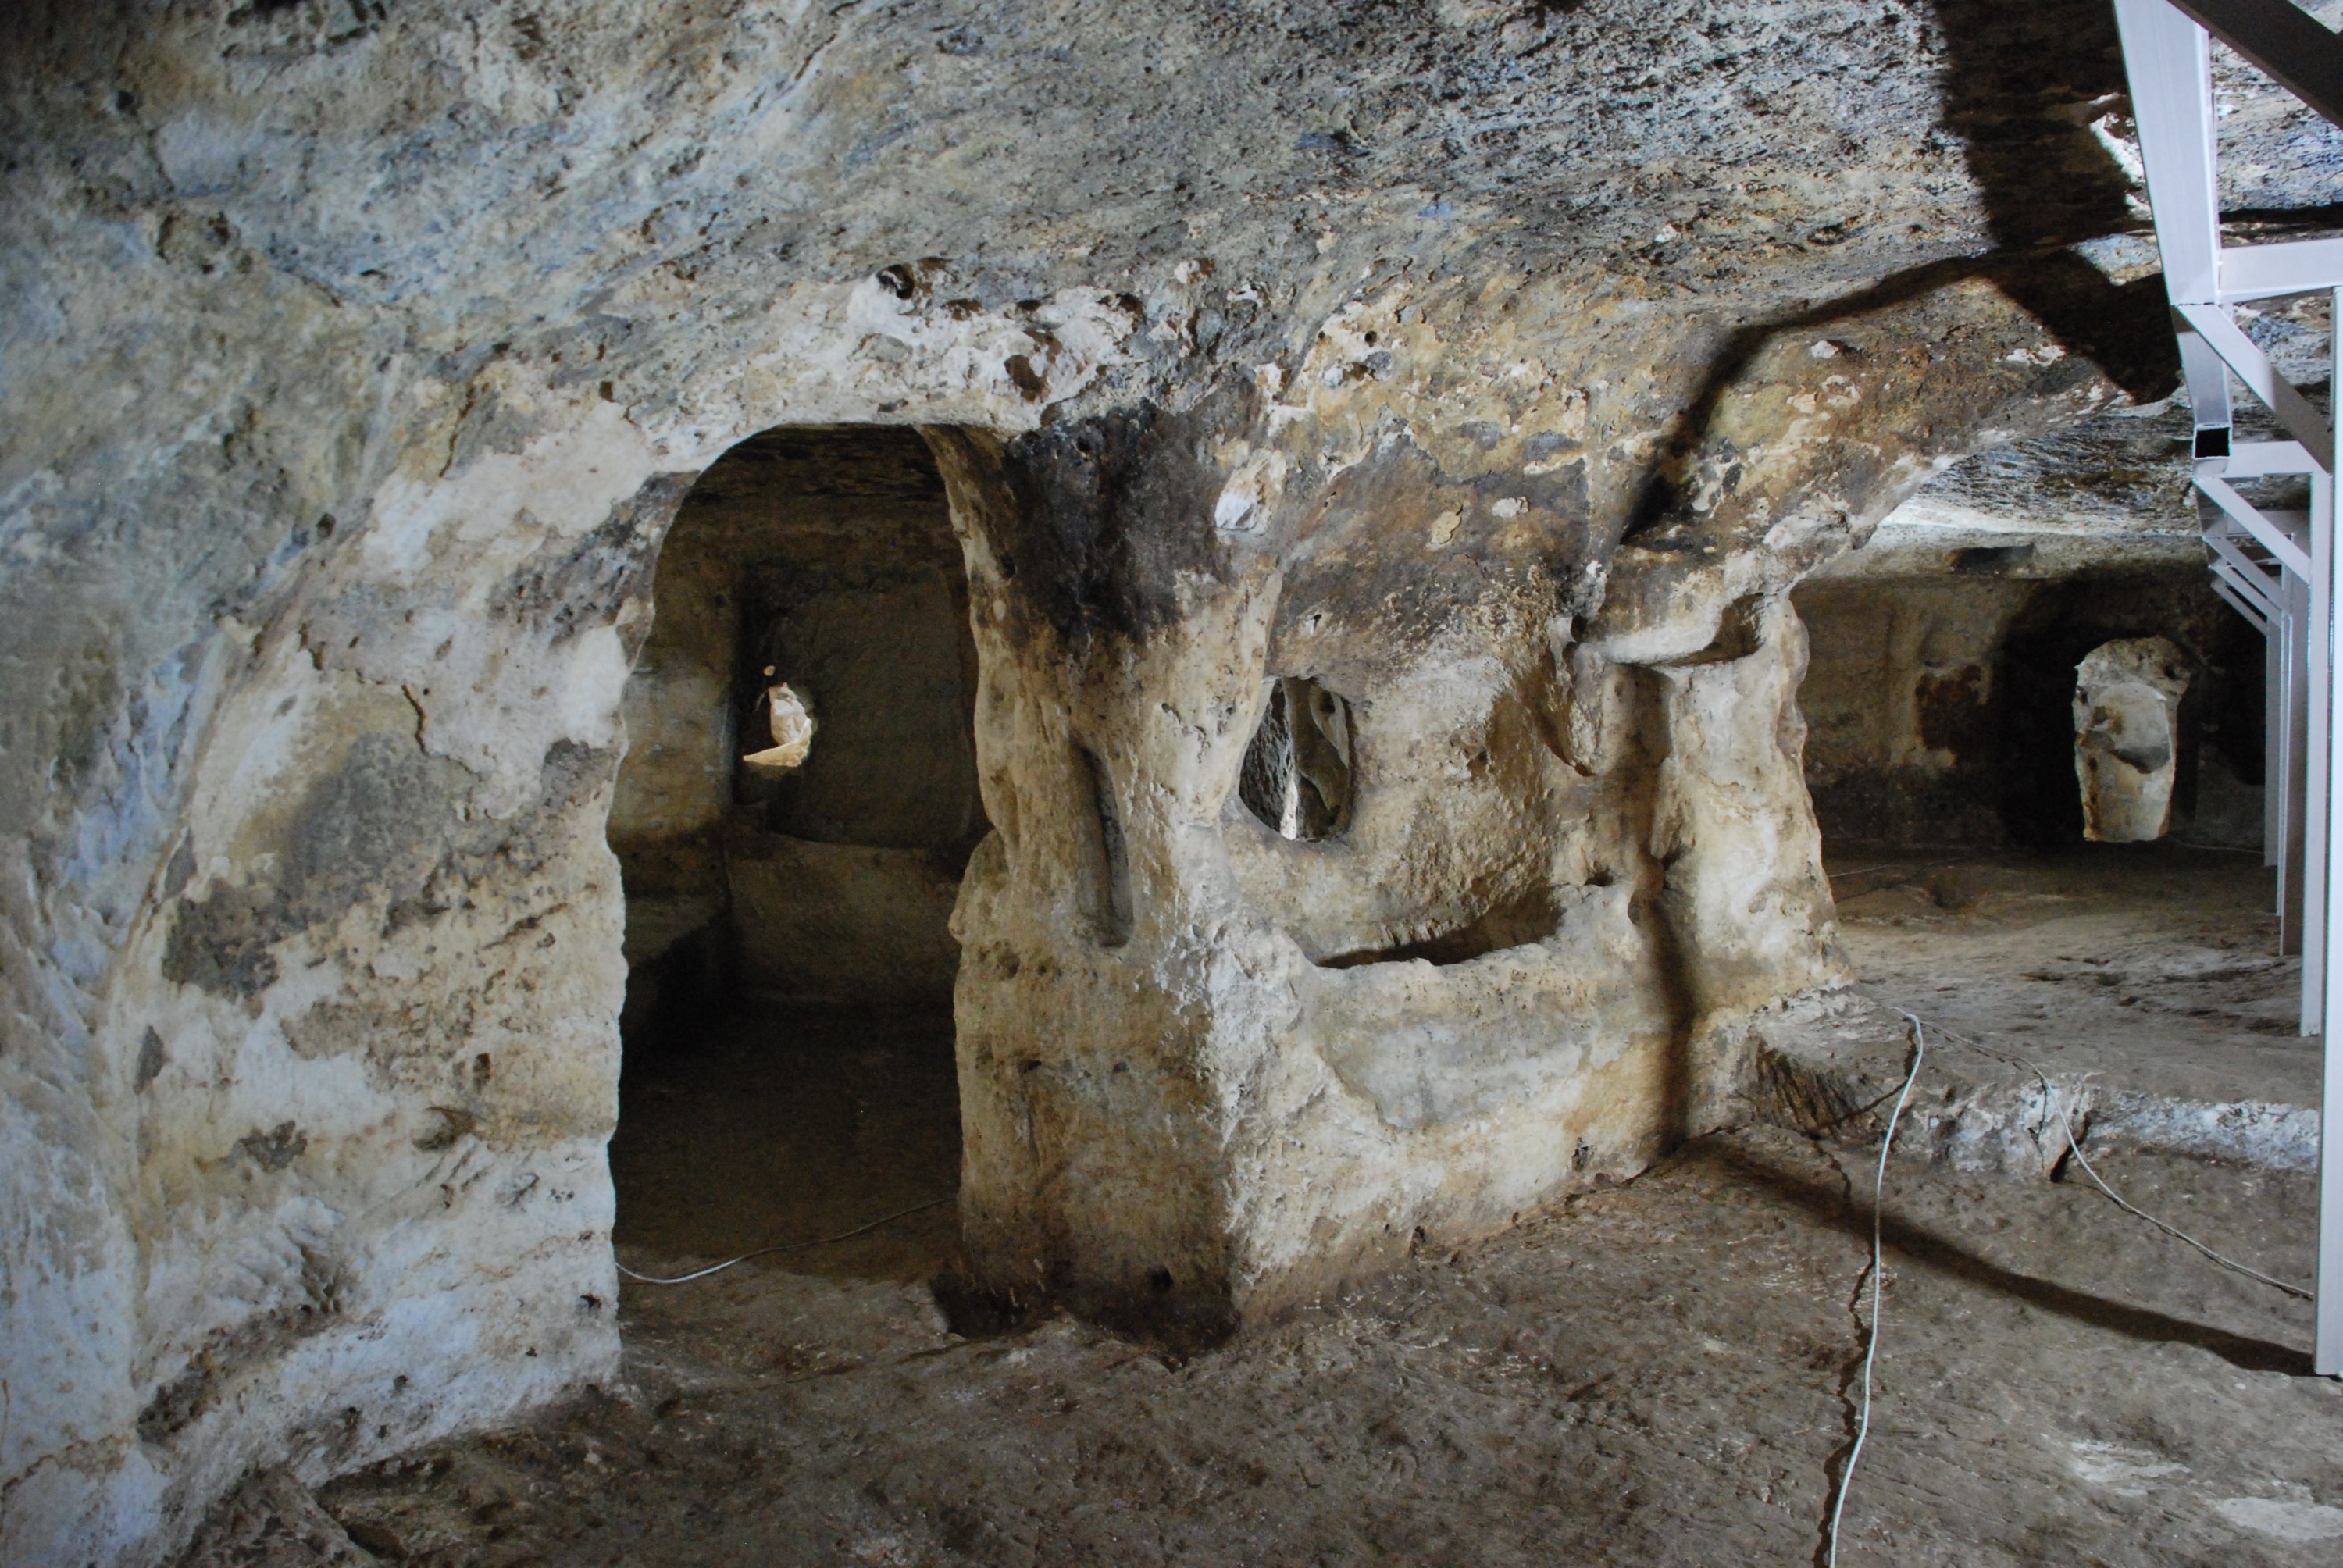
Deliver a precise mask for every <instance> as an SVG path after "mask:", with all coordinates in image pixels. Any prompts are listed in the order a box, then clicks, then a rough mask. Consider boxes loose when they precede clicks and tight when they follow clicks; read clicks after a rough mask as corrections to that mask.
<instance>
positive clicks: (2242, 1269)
mask: <svg viewBox="0 0 2343 1568" xmlns="http://www.w3.org/2000/svg"><path fill="white" fill-rule="evenodd" d="M1898 1011H1899V1012H1900V1011H1902V1010H1901V1009H1898ZM1904 1016H1905V1017H1906V1018H1910V1017H1911V1016H1912V1015H1911V1014H1910V1013H1908V1012H1907V1013H1904ZM1936 1032H1937V1033H1938V1034H1941V1035H1943V1036H1944V1037H1945V1038H1946V1039H1947V1040H1951V1041H1952V1042H1953V1043H1954V1044H1956V1045H1966V1046H1967V1047H1968V1048H1969V1049H1970V1050H1974V1051H1976V1052H1977V1053H1978V1054H1979V1055H1981V1056H1989V1057H1991V1058H1993V1059H1994V1060H1996V1061H2000V1062H2006V1063H2007V1064H2009V1065H2010V1066H2013V1067H2021V1068H2024V1069H2025V1070H2026V1071H2028V1072H2030V1073H2032V1074H2033V1075H2034V1079H2035V1081H2036V1082H2037V1083H2039V1084H2041V1085H2042V1095H2043V1099H2044V1100H2045V1101H2046V1103H2047V1104H2048V1106H2049V1108H2050V1110H2051V1111H2052V1113H2053V1114H2055V1115H2056V1117H2057V1118H2058V1131H2060V1132H2061V1133H2063V1134H2065V1135H2066V1151H2067V1152H2068V1153H2069V1154H2072V1155H2073V1156H2074V1157H2075V1162H2076V1163H2077V1165H2080V1166H2081V1167H2082V1168H2083V1174H2084V1175H2086V1176H2088V1177H2089V1178H2090V1179H2091V1184H2092V1185H2093V1186H2095V1187H2097V1189H2098V1190H2099V1191H2102V1192H2104V1193H2106V1194H2107V1198H2108V1200H2109V1201H2112V1202H2113V1203H2114V1204H2115V1206H2116V1207H2117V1208H2118V1209H2121V1210H2122V1211H2124V1212H2125V1213H2127V1214H2130V1215H2133V1216H2135V1217H2137V1218H2138V1219H2142V1220H2145V1221H2147V1222H2148V1223H2149V1224H2151V1225H2153V1226H2155V1227H2156V1228H2157V1230H2159V1231H2163V1232H2164V1233H2165V1234H2166V1235H2167V1236H2169V1237H2171V1238H2172V1239H2173V1240H2174V1241H2182V1242H2185V1243H2187V1245H2189V1246H2191V1247H2194V1248H2195V1249H2197V1251H2199V1252H2202V1253H2204V1254H2205V1256H2207V1258H2210V1259H2211V1260H2212V1261H2215V1262H2216V1263H2218V1264H2220V1265H2221V1267H2223V1268H2225V1269H2229V1270H2232V1271H2236V1272H2237V1273H2240V1274H2243V1275H2245V1276H2246V1277H2247V1279H2249V1280H2258V1281H2260V1282H2262V1283H2263V1284H2265V1285H2268V1286H2269V1287H2270V1288H2271V1289H2272V1290H2278V1291H2284V1292H2286V1293H2287V1294H2288V1295H2289V1296H2298V1297H2300V1298H2301V1299H2302V1300H2304V1301H2306V1302H2307V1301H2309V1300H2311V1299H2312V1297H2311V1292H2308V1291H2307V1290H2305V1289H2303V1287H2301V1286H2300V1285H2290V1284H2288V1283H2287V1282H2285V1281H2284V1280H2278V1279H2273V1278H2271V1277H2270V1276H2269V1275H2268V1274H2265V1273H2263V1272H2262V1271H2260V1270H2259V1269H2257V1268H2253V1267H2251V1266H2249V1265H2247V1264H2245V1263H2240V1262H2239V1261H2237V1260H2236V1259H2235V1258H2232V1257H2229V1256H2227V1254H2226V1253H2222V1252H2217V1251H2214V1250H2213V1249H2212V1248H2211V1247H2209V1246H2207V1244H2206V1243H2204V1242H2202V1241H2198V1240H2197V1238H2196V1237H2194V1236H2192V1235H2190V1234H2189V1233H2188V1232H2187V1231H2183V1230H2181V1229H2179V1228H2178V1227H2177V1226H2175V1225H2170V1224H2167V1223H2166V1222H2165V1221H2162V1220H2159V1219H2157V1217H2156V1216H2155V1215H2153V1214H2151V1213H2149V1212H2148V1211H2147V1210H2145V1209H2142V1208H2140V1207H2139V1206H2138V1205H2137V1204H2136V1203H2134V1202H2132V1201H2130V1200H2129V1199H2127V1198H2126V1197H2125V1196H2124V1195H2123V1194H2122V1193H2120V1192H2118V1191H2116V1190H2115V1189H2114V1188H2113V1187H2110V1186H2108V1185H2107V1178H2106V1177H2104V1176H2101V1175H2100V1174H2099V1173H2098V1171H2097V1169H2095V1168H2094V1167H2093V1166H2092V1164H2091V1159H2090V1156H2089V1155H2087V1154H2085V1153H2084V1152H2083V1145H2082V1143H2081V1141H2079V1140H2078V1139H2077V1138H2076V1136H2075V1113H2074V1111H2072V1110H2070V1109H2068V1107H2067V1105H2066V1102H2065V1101H2064V1100H2062V1099H2061V1098H2060V1096H2059V1093H2058V1088H2057V1085H2056V1084H2054V1083H2052V1082H2051V1081H2050V1075H2049V1074H2048V1073H2046V1072H2045V1071H2044V1070H2042V1068H2041V1067H2040V1065H2039V1064H2037V1063H2036V1062H2032V1061H2029V1060H2026V1058H2025V1057H2022V1056H2017V1055H2015V1054H2013V1053H2011V1052H2007V1051H2000V1050H1994V1049H1993V1048H1992V1047H1991V1046H1988V1045H1986V1044H1984V1043H1982V1042H1980V1041H1978V1040H1971V1039H1969V1038H1968V1037H1967V1036H1966V1035H1964V1034H1962V1033H1960V1032H1959V1031H1958V1030H1952V1029H1947V1028H1946V1027H1945V1026H1944V1025H1943V1024H1941V1023H1940V1024H1938V1025H1937V1026H1936Z"/></svg>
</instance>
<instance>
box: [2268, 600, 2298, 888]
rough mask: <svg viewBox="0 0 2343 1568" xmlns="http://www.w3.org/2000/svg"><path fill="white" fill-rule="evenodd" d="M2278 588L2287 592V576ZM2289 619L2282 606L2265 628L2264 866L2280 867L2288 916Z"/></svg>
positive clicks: (2279, 880) (2279, 877)
mask: <svg viewBox="0 0 2343 1568" xmlns="http://www.w3.org/2000/svg"><path fill="white" fill-rule="evenodd" d="M2278 587H2279V589H2280V591H2281V592H2283V591H2284V589H2285V587H2286V583H2285V574H2284V573H2280V574H2279V582H2278ZM2288 620H2289V617H2288V615H2287V614H2286V612H2285V609H2284V608H2283V607H2281V608H2279V610H2278V613H2277V614H2275V615H2273V616H2271V617H2270V618H2269V624H2268V626H2267V627H2265V628H2263V629H2262V864H2263V865H2265V866H2276V867H2278V913H2279V914H2280V915H2281V916H2283V915H2284V914H2285V913H2286V656H2287V654H2288V651H2289V649H2290V648H2291V647H2292V645H2291V644H2290V643H2288V641H2287V624H2288Z"/></svg>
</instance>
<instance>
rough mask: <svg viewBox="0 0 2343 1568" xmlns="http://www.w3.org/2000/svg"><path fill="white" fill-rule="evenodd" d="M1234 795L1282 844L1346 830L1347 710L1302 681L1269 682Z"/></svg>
mask: <svg viewBox="0 0 2343 1568" xmlns="http://www.w3.org/2000/svg"><path fill="white" fill-rule="evenodd" d="M1237 795H1238V798H1239V799H1242V800H1243V801H1244V803H1245V807H1246V809H1248V810H1250V811H1252V814H1253V815H1254V816H1255V817H1258V818H1259V819H1261V820H1262V823H1264V824H1265V825H1266V826H1268V827H1271V828H1274V829H1277V832H1278V834H1279V835H1280V836H1281V837H1282V838H1287V839H1304V840H1315V839H1331V838H1332V837H1334V836H1335V835H1336V834H1338V833H1340V832H1342V829H1344V828H1346V827H1348V826H1350V821H1351V705H1350V704H1349V703H1347V702H1345V701H1343V700H1342V698H1340V697H1338V696H1336V695H1335V694H1334V693H1333V692H1331V691H1329V690H1327V689H1325V688H1324V687H1322V686H1321V685H1319V684H1318V683H1317V682H1316V681H1314V680H1311V679H1308V678H1304V677H1301V676H1281V677H1279V678H1275V679H1273V680H1272V681H1271V682H1270V689H1269V707H1268V709H1267V710H1266V711H1265V712H1264V713H1262V719H1261V728H1260V729H1257V730H1255V731H1254V732H1253V738H1252V744H1251V745H1249V746H1248V747H1246V748H1245V756H1244V771H1243V773H1242V775H1241V776H1240V777H1239V779H1238V781H1237Z"/></svg>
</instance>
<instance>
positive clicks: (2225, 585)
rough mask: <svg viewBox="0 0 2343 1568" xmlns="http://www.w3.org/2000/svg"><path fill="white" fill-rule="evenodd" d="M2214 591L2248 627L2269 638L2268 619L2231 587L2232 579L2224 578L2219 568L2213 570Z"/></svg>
mask: <svg viewBox="0 0 2343 1568" xmlns="http://www.w3.org/2000/svg"><path fill="white" fill-rule="evenodd" d="M2213 591H2214V592H2215V593H2217V594H2218V595H2220V596H2221V602H2222V603H2223V604H2226V605H2227V606H2228V607H2229V608H2231V609H2233V610H2236V611H2237V617H2238V618H2239V619H2241V620H2243V621H2244V622H2245V623H2246V624H2247V626H2249V627H2252V628H2254V629H2255V630H2256V631H2258V632H2260V633H2261V634H2262V635H2263V636H2264V637H2268V635H2269V621H2268V618H2266V617H2264V616H2263V614H2262V612H2261V611H2259V610H2258V609H2256V608H2253V606H2252V605H2250V604H2248V603H2247V601H2246V596H2245V595H2243V594H2241V593H2239V592H2238V591H2237V589H2236V588H2232V587H2231V586H2230V579H2229V578H2227V577H2226V576H2224V575H2223V574H2222V572H2221V570H2220V568H2214V570H2213Z"/></svg>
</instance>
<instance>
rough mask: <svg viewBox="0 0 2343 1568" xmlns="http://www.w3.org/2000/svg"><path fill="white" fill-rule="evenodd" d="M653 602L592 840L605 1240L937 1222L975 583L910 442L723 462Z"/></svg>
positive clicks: (751, 448)
mask: <svg viewBox="0 0 2343 1568" xmlns="http://www.w3.org/2000/svg"><path fill="white" fill-rule="evenodd" d="M653 601H654V615H653V619H652V623H651V628H650V632H649V637H648V638H647V639H646V641H645V643H644V646H643V649H642V652H641V654H640V656H639V658H638V660H637V664H636V668H635V671H634V674H633V676H632V678H630V679H629V681H628V686H627V690H626V697H625V715H626V720H627V729H628V752H627V758H626V760H625V762H624V764H623V765H622V766H621V768H620V769H619V774H618V790H617V795H616V798H615V800H614V803H613V806H612V809H611V813H610V828H609V835H610V845H611V848H612V849H613V850H614V851H616V853H617V855H618V862H619V866H620V869H621V871H622V874H623V878H624V882H625V889H626V909H627V925H626V959H627V964H628V985H627V1003H626V1011H625V1015H624V1017H623V1020H622V1025H621V1029H622V1034H623V1036H624V1045H625V1059H624V1066H623V1069H622V1076H621V1081H620V1094H619V1101H620V1105H619V1124H618V1134H617V1136H616V1137H615V1138H614V1139H613V1141H612V1143H611V1166H612V1174H613V1177H614V1179H615V1180H616V1181H617V1184H618V1199H619V1210H618V1237H617V1239H618V1241H619V1242H620V1243H621V1245H628V1244H632V1245H636V1246H639V1247H644V1248H649V1249H653V1250H655V1251H659V1252H665V1253H671V1254H677V1255H682V1254H699V1253H709V1252H718V1251H733V1250H747V1249H749V1248H751V1247H763V1246H769V1245H773V1244H776V1243H779V1242H787V1241H793V1240H795V1239H797V1238H799V1237H800V1236H807V1237H810V1236H815V1235H819V1234H827V1233H830V1231H832V1230H833V1229H834V1230H844V1229H848V1228H850V1226H851V1225H852V1224H853V1223H855V1222H858V1221H860V1220H862V1219H866V1218H868V1217H869V1216H870V1215H871V1214H873V1213H880V1212H885V1211H890V1209H892V1208H898V1207H901V1206H904V1205H907V1204H910V1203H914V1202H918V1201H922V1200H925V1199H929V1198H935V1197H941V1196H946V1195H949V1194H950V1192H951V1191H952V1190H953V1185H954V1183H955V1181H956V1180H957V1173H958V1170H959V1160H960V1154H959V1141H960V1123H959V1106H958V1091H957V1088H956V1084H955V1080H954V1073H953V1065H952V1028H951V1013H950V1002H951V990H952V982H953V979H954V976H955V974H956V973H957V971H958V969H959V962H960V954H959V949H958V947H957V945H956V944H955V943H954V942H953V940H952V939H951V936H950V931H949V930H948V921H949V920H950V914H951V909H952V903H953V900H954V899H955V897H956V896H957V894H958V890H959V886H960V875H961V873H962V871H963V870H964V869H965V868H966V866H967V863H968V859H969V856H970V852H971V851H972V850H973V849H974V848H975V846H976V844H977V842H978V840H979V839H981V838H982V837H983V835H984V833H985V831H986V826H987V825H986V822H985V819H984V812H983V808H982V805H981V802H980V799H979V796H978V789H977V778H976V756H975V746H974V739H973V730H972V716H973V709H974V700H975V690H976V653H975V648H974V643H973V640H972V638H971V637H970V629H969V616H968V586H967V578H966V576H965V571H964V568H963V567H962V564H961V560H960V548H959V545H958V542H957V540H956V539H955V538H954V536H953V533H952V530H951V524H950V512H949V508H948V505H947V502H946V498H945V493H944V486H943V480H942V477H941V476H940V473H939V472H938V469H937V467H936V464H935V461H934V458H933V457H932V456H931V455H930V452H929V449H928V447H927V443H926V442H925V441H924V440H923V439H922V438H921V437H920V435H919V433H918V432H917V431H916V430H911V429H903V428H891V427H784V428H780V429H775V430H769V431H767V432H765V433H764V434H762V435H759V436H756V437H751V438H749V440H747V441H744V442H742V443H740V444H739V446H736V447H733V448H732V449H731V450H729V452H727V453H726V454H725V455H724V456H723V457H721V458H719V460H718V461H717V462H716V463H715V464H714V465H713V466H712V467H709V469H708V471H707V472H706V473H705V474H703V475H702V476H701V477H700V478H699V482H698V483H697V484H696V485H695V486H694V487H692V489H691V490H690V492H689V494H688V495H687V496H686V498H685V499H684V501H683V503H682V506H681V508H680V509H679V512H678V514H677V517H676V520H675V523H674V526H673V527H672V528H671V529H670V530H669V535H668V538H667V542H666V544H665V545H664V547H663V548H662V549H661V551H660V555H659V562H658V567H657V572H656V576H655V579H654V585H653ZM927 1218H928V1220H929V1221H932V1224H931V1225H930V1229H932V1228H935V1227H937V1226H940V1227H942V1228H943V1229H944V1230H946V1231H948V1230H949V1225H950V1217H949V1211H948V1209H947V1210H940V1211H937V1212H936V1213H934V1214H931V1215H929V1216H928V1217H927ZM919 1231H920V1227H919V1225H917V1224H914V1225H912V1226H911V1227H910V1230H909V1231H908V1232H906V1231H904V1228H902V1227H897V1228H895V1229H894V1231H893V1232H891V1233H892V1234H893V1235H894V1236H895V1240H894V1241H892V1242H882V1243H874V1244H881V1245H888V1244H891V1245H898V1246H916V1245H917V1244H918V1242H919V1240H920V1235H919ZM930 1240H932V1238H930ZM900 1261H902V1260H893V1261H891V1262H889V1263H887V1264H886V1265H885V1266H893V1264H894V1263H900Z"/></svg>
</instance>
